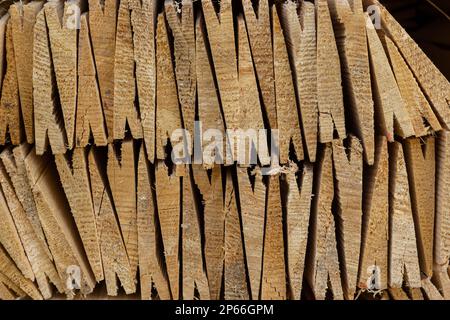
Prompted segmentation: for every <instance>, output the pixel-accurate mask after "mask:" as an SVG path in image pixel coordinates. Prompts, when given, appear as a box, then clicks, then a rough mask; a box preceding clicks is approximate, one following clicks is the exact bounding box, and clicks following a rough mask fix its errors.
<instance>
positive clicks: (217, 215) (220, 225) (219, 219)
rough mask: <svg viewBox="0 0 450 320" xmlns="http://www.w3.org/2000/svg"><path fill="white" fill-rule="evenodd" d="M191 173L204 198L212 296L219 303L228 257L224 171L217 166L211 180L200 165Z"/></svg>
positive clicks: (205, 247) (208, 271) (206, 247)
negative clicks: (225, 263) (225, 260)
mask: <svg viewBox="0 0 450 320" xmlns="http://www.w3.org/2000/svg"><path fill="white" fill-rule="evenodd" d="M192 170H193V176H194V180H195V184H196V185H197V187H198V189H199V190H200V193H201V195H202V197H203V216H204V218H203V219H204V223H203V225H204V234H205V245H204V251H205V262H206V271H207V275H208V283H209V295H210V298H211V299H213V300H219V299H220V293H221V290H222V279H223V268H224V254H225V252H224V250H225V242H224V233H225V215H224V211H223V206H224V198H223V187H222V173H221V168H220V167H219V166H214V167H213V168H212V170H211V176H210V177H209V176H208V172H207V171H206V170H204V169H203V167H202V166H200V165H193V166H192Z"/></svg>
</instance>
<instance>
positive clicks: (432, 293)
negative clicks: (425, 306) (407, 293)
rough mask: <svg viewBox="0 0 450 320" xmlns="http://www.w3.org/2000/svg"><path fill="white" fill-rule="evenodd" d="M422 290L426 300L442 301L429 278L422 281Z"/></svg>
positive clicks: (442, 298)
mask: <svg viewBox="0 0 450 320" xmlns="http://www.w3.org/2000/svg"><path fill="white" fill-rule="evenodd" d="M422 289H423V291H424V292H425V295H426V296H427V298H428V300H444V297H443V296H442V295H441V293H440V292H439V290H438V289H437V288H436V287H435V286H434V284H433V283H432V282H431V280H430V279H429V278H425V279H422Z"/></svg>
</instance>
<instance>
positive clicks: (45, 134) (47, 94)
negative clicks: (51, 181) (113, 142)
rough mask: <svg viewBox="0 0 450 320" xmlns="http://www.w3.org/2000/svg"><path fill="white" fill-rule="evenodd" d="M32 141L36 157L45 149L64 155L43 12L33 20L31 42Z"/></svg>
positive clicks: (62, 127) (62, 130) (61, 127)
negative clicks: (49, 147)
mask: <svg viewBox="0 0 450 320" xmlns="http://www.w3.org/2000/svg"><path fill="white" fill-rule="evenodd" d="M33 86H34V87H35V88H39V89H37V90H33V103H34V129H35V132H34V138H35V143H36V153H37V154H43V153H44V152H45V151H46V150H47V149H48V145H50V146H51V149H52V152H53V153H54V154H56V153H65V152H66V143H67V138H66V131H65V129H64V120H63V119H62V115H61V110H59V109H58V108H59V107H58V106H57V104H58V99H59V98H58V94H57V90H56V80H55V75H54V68H53V63H52V58H51V53H50V43H49V36H48V33H47V23H46V18H45V12H44V9H43V10H41V11H40V12H39V13H38V15H37V18H36V23H35V25H34V40H33Z"/></svg>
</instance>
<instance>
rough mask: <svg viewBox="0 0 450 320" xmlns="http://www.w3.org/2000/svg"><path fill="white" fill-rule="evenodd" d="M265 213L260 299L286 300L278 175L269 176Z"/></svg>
mask: <svg viewBox="0 0 450 320" xmlns="http://www.w3.org/2000/svg"><path fill="white" fill-rule="evenodd" d="M266 212H267V216H266V226H265V231H264V252H263V272H262V280H261V299H263V300H284V299H286V272H285V269H286V267H285V260H284V232H283V213H282V210H281V194H280V176H279V175H272V176H269V182H268V185H267V204H266Z"/></svg>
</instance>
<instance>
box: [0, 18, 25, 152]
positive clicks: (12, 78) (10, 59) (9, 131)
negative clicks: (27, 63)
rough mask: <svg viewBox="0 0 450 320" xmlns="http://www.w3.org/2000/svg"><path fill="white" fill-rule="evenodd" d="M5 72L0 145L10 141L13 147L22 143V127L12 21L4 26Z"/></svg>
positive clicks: (0, 105) (1, 102) (0, 109)
mask: <svg viewBox="0 0 450 320" xmlns="http://www.w3.org/2000/svg"><path fill="white" fill-rule="evenodd" d="M5 42H6V59H5V60H6V72H5V76H4V78H3V83H2V86H1V92H0V94H1V100H0V144H2V145H4V144H5V142H7V138H9V139H8V140H10V142H11V143H12V144H13V145H18V144H19V143H20V142H22V125H21V122H22V121H21V118H20V101H19V86H18V83H17V68H16V62H15V58H14V45H13V38H12V21H11V19H10V20H9V21H8V24H7V26H6V39H5Z"/></svg>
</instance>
